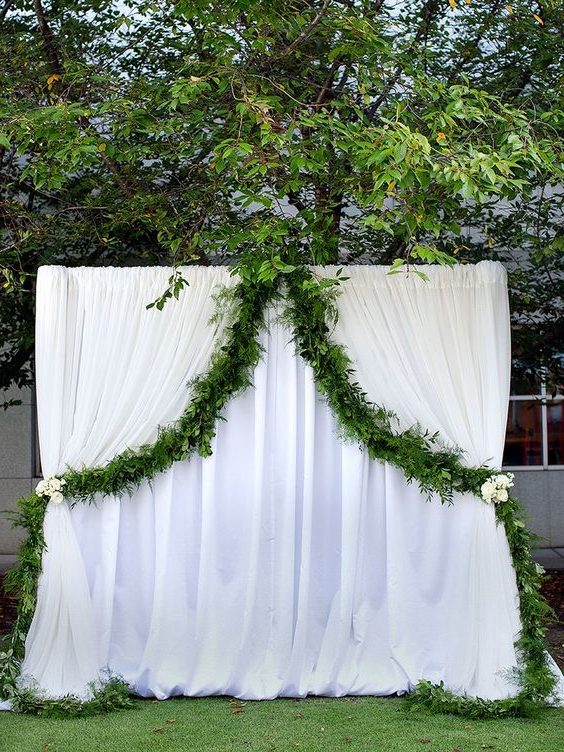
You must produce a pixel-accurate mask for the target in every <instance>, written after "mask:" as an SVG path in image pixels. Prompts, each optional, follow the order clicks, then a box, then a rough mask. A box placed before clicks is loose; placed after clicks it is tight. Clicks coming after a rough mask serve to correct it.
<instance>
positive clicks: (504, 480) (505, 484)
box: [495, 473, 513, 488]
mask: <svg viewBox="0 0 564 752" xmlns="http://www.w3.org/2000/svg"><path fill="white" fill-rule="evenodd" d="M495 480H496V483H497V485H498V486H499V487H500V488H511V486H512V485H513V483H512V479H511V478H510V477H509V475H505V473H502V474H501V475H498V476H497V478H496V479H495Z"/></svg>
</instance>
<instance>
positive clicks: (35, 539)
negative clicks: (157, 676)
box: [0, 257, 555, 717]
mask: <svg viewBox="0 0 564 752" xmlns="http://www.w3.org/2000/svg"><path fill="white" fill-rule="evenodd" d="M237 271H238V272H239V275H240V278H241V281H240V282H239V283H238V284H237V285H236V286H235V287H234V288H232V290H230V291H229V293H228V295H229V296H230V297H231V302H232V306H233V308H232V314H231V319H230V321H229V322H227V325H226V330H225V337H224V339H223V344H222V345H221V346H220V347H219V349H218V350H217V351H216V352H215V354H214V355H213V357H212V361H211V364H210V368H209V370H208V372H207V373H206V374H204V375H202V376H200V377H198V378H197V379H196V380H195V381H194V382H193V384H192V396H191V399H190V401H189V404H188V405H187V407H186V409H185V411H184V413H183V414H182V416H181V417H180V419H179V420H178V421H177V422H176V423H173V424H172V425H170V426H168V427H166V428H164V429H161V431H160V432H159V435H158V437H157V440H156V441H155V443H154V444H152V445H145V446H142V447H140V448H139V449H137V450H129V449H128V450H125V451H124V452H122V453H121V454H118V455H117V456H116V457H114V458H113V459H112V460H111V461H110V462H109V463H108V464H106V465H104V466H102V467H93V468H83V469H80V470H73V469H70V470H68V471H67V472H66V473H64V475H62V476H61V477H60V478H59V479H53V481H52V482H51V485H49V481H47V482H44V484H43V486H42V487H40V488H39V489H38V490H36V492H35V493H32V494H31V495H30V496H28V497H26V498H23V499H21V500H20V501H19V512H18V514H17V515H16V516H15V522H16V524H18V525H20V526H21V527H23V528H25V529H26V530H27V533H28V536H27V539H26V540H25V542H24V544H23V546H22V548H21V550H20V554H19V563H18V566H17V567H16V568H15V569H13V570H12V571H11V572H9V573H8V575H7V578H6V583H5V585H6V589H7V590H8V591H10V592H13V593H15V594H16V595H17V597H18V608H17V614H16V619H15V623H14V626H13V630H12V632H11V633H10V634H9V635H7V636H6V638H5V643H6V644H5V648H4V652H3V653H1V654H0V661H1V663H0V696H3V697H9V698H10V699H11V700H12V704H13V708H14V710H18V711H21V712H28V713H37V714H42V715H48V716H56V717H66V716H79V715H89V714H93V713H100V712H108V711H110V710H114V709H117V708H123V707H129V706H131V705H132V701H131V698H130V697H129V691H128V687H127V685H126V684H125V683H123V682H121V681H120V680H117V679H113V680H111V681H109V682H108V683H106V684H104V685H103V686H101V687H98V688H95V689H94V691H93V697H92V699H91V700H90V701H88V702H81V701H80V700H79V699H77V698H74V697H66V698H63V699H61V700H47V699H42V698H41V697H40V696H38V694H37V693H36V692H34V691H33V690H29V689H22V688H21V687H18V686H17V677H18V675H19V669H20V662H21V659H22V656H23V648H24V642H25V637H26V634H27V631H28V629H29V626H30V623H31V619H32V617H33V613H34V611H35V603H36V594H37V582H38V577H39V574H40V571H41V558H42V553H43V550H44V548H45V541H44V538H43V519H44V515H45V508H46V505H47V502H48V499H49V497H51V498H52V499H53V500H54V501H55V500H59V501H60V500H62V497H63V496H64V497H67V498H68V499H69V502H70V503H71V504H73V505H74V504H76V503H78V502H79V501H82V502H84V501H88V502H90V501H92V500H93V498H94V496H95V495H96V494H102V495H108V496H113V495H117V494H123V493H131V492H132V491H133V490H134V489H135V488H136V487H137V486H138V485H139V484H140V483H141V482H143V481H145V480H148V479H149V480H150V479H151V478H154V477H155V476H156V475H157V474H158V473H161V472H163V471H165V470H167V469H168V468H169V467H170V466H171V465H172V464H173V463H174V462H177V461H179V460H184V459H186V458H187V457H189V456H191V455H193V454H194V453H196V452H198V453H199V454H200V455H201V456H203V457H206V456H209V455H210V454H211V442H212V439H213V437H214V435H215V430H216V424H217V421H218V420H219V419H220V418H221V414H222V411H223V408H224V407H225V405H226V403H227V402H228V401H229V400H230V399H231V398H232V397H233V396H234V395H235V394H237V393H238V392H241V391H242V390H244V389H245V388H247V387H248V386H250V385H251V378H252V373H253V369H254V367H255V366H256V364H257V363H258V361H259V358H260V355H261V347H260V345H259V343H258V335H259V333H260V330H261V329H262V327H263V326H264V312H265V309H266V307H267V305H268V304H269V303H271V302H272V301H273V300H274V299H275V298H277V297H279V290H280V286H281V285H280V283H281V280H282V279H284V280H285V284H286V291H287V299H288V300H287V304H286V310H285V318H286V321H287V322H288V324H289V325H290V326H291V328H292V330H293V332H294V341H295V345H296V350H297V352H298V353H299V354H300V355H301V356H302V357H303V358H304V359H305V360H306V362H307V363H309V365H310V366H311V368H312V369H313V373H314V376H315V382H316V385H317V389H318V390H319V392H320V393H321V394H322V395H324V396H325V398H326V399H327V402H328V403H329V405H330V407H331V409H332V410H333V412H334V414H335V416H336V418H337V420H338V422H339V426H340V430H341V434H342V436H343V438H344V439H348V440H352V441H355V442H358V443H360V444H361V445H362V446H364V447H365V449H366V451H367V452H368V454H369V456H370V457H371V458H373V459H377V460H381V461H385V462H388V463H390V464H392V465H395V466H396V467H398V468H400V469H401V470H402V471H403V472H404V474H405V477H406V478H407V480H408V481H410V482H411V481H416V482H417V483H418V485H419V487H420V489H421V491H422V492H423V493H424V494H425V496H426V497H427V498H430V497H431V496H432V495H433V494H437V495H438V496H439V498H440V500H441V502H443V503H452V500H453V493H454V492H471V493H473V494H476V495H478V496H480V493H481V487H482V485H483V484H484V483H486V482H487V481H488V480H489V478H490V476H491V474H492V470H491V469H490V468H487V467H474V468H469V467H466V466H465V465H463V464H462V463H461V453H460V452H457V451H456V450H451V449H445V448H442V447H440V445H439V444H438V440H437V436H436V435H429V434H428V433H423V432H421V431H418V430H417V429H415V428H412V429H409V430H407V431H404V432H402V433H396V432H394V431H393V430H392V418H393V416H392V414H391V413H390V412H388V411H387V410H385V409H384V408H382V407H378V406H376V405H374V404H372V403H370V402H369V401H368V400H367V398H366V395H365V394H364V393H363V392H362V390H361V388H360V387H359V386H358V384H356V383H352V381H351V376H352V374H353V368H352V363H351V361H350V359H349V358H348V356H347V355H346V353H345V351H344V349H343V348H342V347H341V346H340V345H338V344H336V343H335V342H333V341H332V340H331V338H330V325H331V320H332V318H333V317H334V315H335V310H334V305H333V291H334V287H333V286H334V284H335V283H336V282H338V281H337V280H316V279H315V278H314V276H313V275H312V273H311V271H310V270H309V269H308V268H307V267H305V266H303V265H302V266H292V265H289V264H285V263H283V262H281V261H280V259H279V258H278V257H277V258H276V259H275V260H274V262H264V261H263V262H261V261H260V260H259V259H256V258H251V259H250V260H247V261H245V262H241V263H240V264H239V267H238V269H237ZM57 480H58V481H59V483H57ZM53 483H54V485H53ZM53 494H55V495H57V497H58V498H57V499H55V496H53ZM496 517H497V521H498V523H500V524H503V526H504V528H505V532H506V535H507V540H508V542H509V548H510V551H511V556H512V559H513V565H514V568H515V573H516V577H517V585H518V589H519V599H520V615H521V624H522V630H521V634H520V637H519V640H518V642H517V645H516V647H517V649H518V652H519V655H520V658H521V670H520V671H521V674H520V687H521V689H520V692H519V694H518V695H517V696H516V697H512V698H507V699H504V700H483V699H481V698H473V697H468V696H466V695H463V696H460V695H454V694H453V693H451V692H449V691H448V690H446V689H445V688H444V687H443V685H442V683H441V684H440V685H434V684H432V683H431V682H428V681H421V682H420V683H419V684H418V685H417V687H416V689H415V691H414V692H413V693H412V694H411V695H410V698H409V699H410V702H411V703H412V704H413V705H414V706H416V707H424V708H428V709H431V710H435V711H438V712H448V713H455V714H460V715H465V716H471V717H487V716H526V715H530V714H531V713H532V712H533V711H534V710H536V709H537V708H538V707H539V706H542V705H543V704H545V703H546V702H547V701H548V700H549V698H550V695H551V692H552V691H553V689H554V685H555V678H554V676H553V674H552V672H551V670H550V668H549V666H548V664H547V654H546V650H545V643H544V637H545V632H546V630H545V628H544V626H543V624H544V620H545V617H546V616H547V615H548V614H549V613H550V608H549V606H548V605H547V603H546V602H545V601H544V599H543V597H542V596H541V594H540V591H539V588H540V584H541V581H542V569H541V568H539V567H537V566H536V564H535V563H534V562H533V561H532V559H531V539H532V535H531V533H530V532H529V531H528V530H527V528H526V526H525V524H524V522H523V521H522V519H521V517H520V509H519V505H518V503H517V501H516V500H515V499H514V498H512V497H511V496H509V498H508V499H507V501H505V502H504V503H503V504H497V505H496Z"/></svg>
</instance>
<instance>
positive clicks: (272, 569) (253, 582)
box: [24, 263, 520, 699]
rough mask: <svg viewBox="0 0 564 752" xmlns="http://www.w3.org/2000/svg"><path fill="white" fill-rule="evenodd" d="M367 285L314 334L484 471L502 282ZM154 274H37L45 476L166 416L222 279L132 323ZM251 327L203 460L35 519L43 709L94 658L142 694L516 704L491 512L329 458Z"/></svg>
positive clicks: (283, 341)
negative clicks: (431, 690)
mask: <svg viewBox="0 0 564 752" xmlns="http://www.w3.org/2000/svg"><path fill="white" fill-rule="evenodd" d="M316 271H317V272H318V273H320V274H330V273H332V271H333V270H331V269H329V268H325V269H318V270H316ZM386 271H387V270H386V269H385V268H381V267H351V268H349V269H347V276H349V277H350V280H349V281H347V282H345V283H344V284H343V285H342V289H341V292H340V295H339V298H338V301H337V305H338V309H339V321H338V323H337V327H336V330H335V333H334V334H335V336H336V337H337V338H338V339H339V340H340V341H342V342H343V343H344V344H345V345H346V346H347V348H348V350H349V353H350V354H351V356H352V358H353V360H354V362H355V366H356V368H357V371H358V374H359V381H360V383H361V384H362V386H363V387H364V388H365V389H366V391H367V393H368V396H369V397H370V398H371V399H373V400H374V401H376V402H378V403H382V404H384V405H385V406H386V407H389V408H391V409H392V410H395V411H396V413H397V414H398V416H399V418H400V425H401V426H408V425H411V424H413V423H415V422H417V421H419V422H420V423H421V424H422V425H423V426H425V427H428V428H430V429H431V430H433V431H434V430H439V431H440V432H441V434H442V435H444V436H445V438H446V439H447V440H448V441H449V442H451V443H453V444H457V445H460V446H461V447H462V448H463V449H464V450H465V451H466V459H467V461H468V462H470V463H471V464H475V463H476V462H482V461H485V460H488V459H489V458H491V464H492V467H495V466H498V465H499V461H500V458H501V449H502V445H503V432H504V423H505V411H506V409H507V392H508V378H509V370H508V369H509V359H508V356H509V329H508V318H507V293H506V288H505V273H504V271H503V269H502V267H501V266H500V265H498V264H491V263H486V264H478V265H477V266H475V267H460V268H457V269H453V270H444V269H435V268H433V267H431V268H425V271H426V272H427V273H428V275H429V278H430V280H429V282H428V283H426V284H425V283H423V282H421V280H419V279H418V278H416V277H413V276H410V277H409V278H408V279H406V278H405V277H389V276H388V275H387V274H386ZM168 275H169V272H168V271H167V270H162V269H128V270H124V269H62V268H58V267H48V268H44V269H42V270H41V272H40V276H39V284H38V332H37V336H38V345H37V348H38V363H37V367H38V408H39V421H40V440H41V451H42V458H43V462H44V470H45V471H46V473H57V472H61V471H63V470H64V468H65V466H66V465H67V463H68V464H70V465H77V464H78V465H81V464H86V465H90V464H94V463H96V462H104V461H106V460H107V459H109V458H110V457H111V456H112V455H113V454H114V453H115V452H117V451H120V449H123V448H124V447H126V446H129V445H136V444H138V443H141V442H146V441H150V440H152V439H153V438H154V436H155V428H156V426H157V425H158V424H163V423H165V422H167V421H168V420H172V419H174V418H175V417H177V416H178V414H179V413H180V411H181V410H182V407H183V406H184V404H185V401H186V399H187V395H186V392H185V391H184V387H185V383H186V381H187V380H189V379H190V378H192V377H193V376H194V375H195V374H197V373H198V372H201V371H202V370H204V369H205V367H206V365H207V362H208V361H209V355H210V352H211V348H212V346H213V342H214V336H215V332H214V330H213V327H212V328H210V327H208V326H206V322H207V321H208V319H209V317H210V314H211V312H212V310H213V299H212V294H213V291H214V290H215V289H217V286H218V285H219V284H223V283H230V282H231V280H232V278H231V277H230V276H229V275H228V272H227V271H226V270H224V269H219V270H218V269H201V268H195V269H192V268H190V269H187V270H186V273H185V276H186V277H187V278H188V280H189V282H190V287H189V288H188V289H187V290H185V291H184V293H183V294H182V296H181V298H180V300H179V301H172V302H171V303H169V304H167V306H165V309H164V311H162V312H158V311H154V310H151V311H146V310H145V308H144V305H145V304H146V303H147V302H150V301H151V300H152V299H154V298H156V297H157V296H158V295H159V294H160V292H162V289H163V288H164V287H165V286H166V281H167V279H168ZM270 318H271V321H270V327H269V332H268V334H265V335H264V336H263V344H264V347H265V353H264V357H263V359H262V360H261V362H260V363H259V365H258V366H257V368H256V369H255V373H254V379H253V388H251V389H249V390H247V392H246V393H245V394H242V395H240V396H238V397H237V398H236V399H234V400H233V401H232V402H231V403H230V404H229V405H228V406H227V408H226V410H225V415H224V417H225V418H226V420H225V421H224V422H223V421H222V422H220V423H219V425H218V430H217V435H216V437H215V440H214V442H213V450H214V451H213V455H212V456H211V457H209V458H206V459H201V458H199V457H195V458H193V459H191V460H189V461H186V462H182V463H176V464H175V465H173V467H172V468H171V469H170V470H169V471H168V472H166V473H164V474H161V475H159V476H157V478H155V480H154V482H153V483H152V484H151V485H149V484H147V483H145V484H143V485H142V486H141V487H140V488H139V489H138V491H136V492H135V493H134V495H133V497H132V498H129V497H123V498H116V499H96V503H95V504H92V505H86V504H77V505H76V506H75V507H73V508H72V509H69V508H68V507H67V506H66V505H63V506H62V507H60V508H55V509H51V507H50V508H49V510H48V514H47V516H46V523H45V532H46V539H47V546H48V548H47V552H46V554H45V557H44V561H43V574H42V576H41V580H40V587H39V599H38V608H37V612H36V615H35V618H34V622H33V625H32V629H31V630H30V634H29V636H28V640H27V646H26V660H25V664H24V669H25V672H26V674H27V675H28V676H31V677H33V680H34V681H36V682H37V684H38V685H39V686H40V687H41V688H42V689H43V690H44V691H45V692H46V693H47V694H49V695H51V696H60V695H61V694H64V693H65V692H66V691H73V692H75V693H78V694H81V695H84V693H85V692H87V691H88V690H87V685H88V682H89V681H92V680H94V679H96V678H97V676H98V673H99V672H100V671H102V669H104V668H106V667H109V668H110V669H111V670H112V671H113V672H114V673H116V674H119V675H122V676H123V677H124V678H125V679H126V680H127V681H128V682H129V683H130V684H131V685H132V686H133V687H134V689H135V691H136V692H137V693H139V694H140V695H143V696H149V697H157V698H159V699H164V698H166V697H169V696H172V695H181V694H184V695H191V696H199V695H210V694H229V695H234V696H237V697H241V698H248V699H265V698H273V697H277V696H291V697H294V696H300V697H302V696H305V695H307V694H310V693H311V694H321V695H331V696H340V695H345V694H392V693H396V692H405V691H408V690H410V689H411V688H412V687H413V686H414V685H415V684H416V683H417V682H418V681H419V680H420V679H423V678H425V679H430V680H432V681H441V680H442V681H444V682H445V684H446V686H447V687H449V688H450V689H452V690H454V691H457V692H467V693H468V694H470V695H479V696H481V697H485V698H492V699H493V698H501V697H507V696H510V695H512V694H515V692H516V691H517V688H516V687H515V685H514V684H513V682H512V678H511V676H510V672H511V670H512V668H513V667H514V666H515V664H516V660H517V659H516V655H515V649H514V646H513V644H514V640H515V638H516V636H517V634H518V631H519V626H520V622H519V614H518V603H517V591H516V585H515V575H514V572H513V569H512V567H511V562H510V557H509V551H508V546H507V540H506V538H505V535H504V532H503V530H502V528H500V527H499V526H496V524H495V515H494V510H493V507H491V506H487V505H486V504H484V503H483V502H481V501H480V500H479V499H476V498H475V497H472V496H470V495H458V496H457V497H456V499H455V503H454V505H453V506H442V505H441V504H440V503H439V502H438V501H437V500H434V501H433V502H431V503H425V501H424V499H423V498H422V496H421V494H420V492H419V491H418V489H417V486H416V485H415V484H412V485H408V484H407V483H406V482H405V479H404V477H403V475H402V473H401V472H400V471H399V470H397V469H395V468H393V467H390V466H387V465H385V464H382V463H378V462H373V461H370V460H369V459H368V458H367V456H366V454H365V453H363V452H362V451H361V450H360V449H359V447H357V446H355V445H348V444H343V443H342V442H341V440H340V438H339V436H338V430H337V427H336V425H335V421H334V418H333V416H332V414H331V413H330V411H329V409H328V407H327V405H326V403H325V401H324V400H323V399H321V398H320V397H319V396H318V395H317V393H316V390H315V385H314V382H313V376H312V372H311V369H310V368H309V367H308V366H306V365H305V364H304V363H303V361H302V360H301V359H300V358H298V357H296V356H295V354H294V349H293V345H292V343H291V341H290V340H291V334H290V333H289V332H288V331H287V330H286V329H285V328H284V327H283V326H282V325H280V324H279V323H278V321H277V320H276V317H275V315H274V313H272V314H271V317H270ZM70 569H72V573H71V572H70V571H69V570H70ZM79 612H80V613H79ZM85 621H87V622H88V624H85V623H84V622H85Z"/></svg>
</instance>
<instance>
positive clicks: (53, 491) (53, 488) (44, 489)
mask: <svg viewBox="0 0 564 752" xmlns="http://www.w3.org/2000/svg"><path fill="white" fill-rule="evenodd" d="M65 484H66V481H65V480H64V478H57V477H56V476H55V475H49V476H48V477H47V478H44V479H43V480H40V481H39V483H38V484H37V486H36V487H35V492H36V494H37V495H38V496H47V497H48V498H49V499H50V500H51V501H54V502H55V504H60V503H61V501H63V499H64V495H63V494H62V493H61V490H62V488H63V486H64V485H65Z"/></svg>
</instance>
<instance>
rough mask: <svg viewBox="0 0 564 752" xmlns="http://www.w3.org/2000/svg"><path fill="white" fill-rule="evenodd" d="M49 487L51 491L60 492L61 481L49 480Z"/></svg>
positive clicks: (56, 479)
mask: <svg viewBox="0 0 564 752" xmlns="http://www.w3.org/2000/svg"><path fill="white" fill-rule="evenodd" d="M49 487H50V489H51V491H60V490H61V488H62V485H61V481H60V480H59V479H58V478H51V480H50V481H49Z"/></svg>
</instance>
